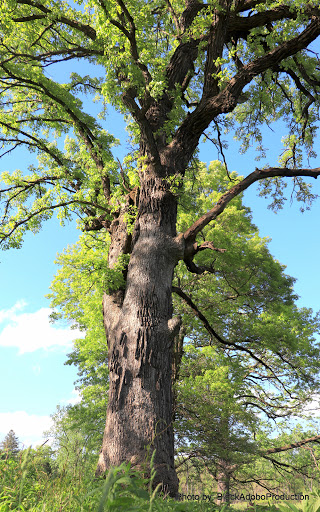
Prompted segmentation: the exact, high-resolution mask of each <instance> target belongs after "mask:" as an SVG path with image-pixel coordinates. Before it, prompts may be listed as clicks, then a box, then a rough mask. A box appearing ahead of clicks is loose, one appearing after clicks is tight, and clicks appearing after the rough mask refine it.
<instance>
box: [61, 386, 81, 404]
mask: <svg viewBox="0 0 320 512" xmlns="http://www.w3.org/2000/svg"><path fill="white" fill-rule="evenodd" d="M79 402H81V394H80V392H79V391H78V390H77V389H73V390H72V392H71V396H70V397H69V398H65V399H63V400H60V404H61V405H75V404H78V403H79Z"/></svg>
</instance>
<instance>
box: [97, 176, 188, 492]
mask: <svg viewBox="0 0 320 512" xmlns="http://www.w3.org/2000/svg"><path fill="white" fill-rule="evenodd" d="M138 204H139V206H138V217H137V220H136V224H135V229H134V233H133V236H132V241H130V240H129V242H130V243H131V245H132V252H131V257H130V263H129V266H128V273H127V278H126V288H125V290H124V291H122V292H121V291H118V292H115V293H113V294H109V295H107V294H105V296H104V300H103V313H104V323H105V329H106V334H107V339H108V346H109V370H110V388H109V403H108V409H107V420H106V428H105V432H104V438H103V447H102V450H101V453H100V458H99V463H98V470H97V472H98V473H102V472H104V471H105V470H106V469H107V468H108V467H110V466H114V465H118V464H120V463H122V462H124V461H131V462H132V463H133V465H135V466H138V467H139V466H140V465H142V464H143V463H144V462H145V461H146V453H147V446H150V451H149V453H152V452H153V451H154V450H156V454H155V468H156V471H157V475H156V479H155V484H157V483H160V482H161V483H162V484H163V487H164V489H165V490H166V491H167V492H169V493H170V495H172V496H175V495H176V494H177V491H178V478H177V475H176V472H175V468H174V443H173V428H172V382H171V380H172V379H171V373H172V345H173V340H174V336H175V335H176V334H177V333H178V331H179V325H180V319H179V318H177V317H176V318H172V302H171V288H172V278H173V270H174V267H175V265H176V264H177V262H178V260H179V259H180V258H181V257H182V255H183V242H182V239H181V238H179V237H176V210H177V208H176V199H175V197H174V195H173V194H172V193H171V191H170V187H169V185H168V182H167V180H165V179H162V178H159V177H155V176H152V175H151V176H150V175H149V176H148V175H146V174H145V175H144V180H143V182H142V184H141V191H140V196H139V203H138ZM113 231H114V232H113V233H112V243H111V247H110V252H109V264H110V266H112V265H113V264H114V263H115V261H116V259H117V257H118V255H119V253H121V252H124V248H125V246H126V245H128V243H129V242H128V235H127V230H126V226H125V223H124V222H123V221H121V220H117V221H116V222H115V224H114V230H113Z"/></svg>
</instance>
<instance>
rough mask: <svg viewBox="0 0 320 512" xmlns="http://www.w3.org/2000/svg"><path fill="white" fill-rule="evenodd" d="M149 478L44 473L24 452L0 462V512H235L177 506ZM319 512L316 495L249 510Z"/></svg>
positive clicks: (124, 469) (122, 470) (125, 468)
mask: <svg viewBox="0 0 320 512" xmlns="http://www.w3.org/2000/svg"><path fill="white" fill-rule="evenodd" d="M150 466H151V477H150V478H149V479H146V478H144V477H143V476H142V475H141V473H138V472H136V471H134V470H133V469H131V467H130V464H122V465H121V466H119V467H116V468H112V469H110V470H109V471H108V473H107V475H106V479H102V478H101V479H96V478H94V477H93V475H92V472H91V471H90V472H89V471H82V472H81V471H80V470H79V472H78V474H71V473H70V472H67V471H64V470H62V471H61V470H60V471H52V472H51V473H49V474H48V472H47V471H45V470H44V465H43V463H42V462H41V458H39V456H37V453H32V451H30V449H29V450H27V451H26V452H25V453H24V454H23V456H22V457H20V458H11V457H5V458H3V459H0V512H11V511H17V512H18V511H19V512H109V511H110V512H111V511H114V512H122V511H123V512H134V511H145V512H156V511H161V512H162V511H163V512H171V511H177V512H178V511H180V512H189V511H190V512H191V511H194V512H209V511H210V512H211V511H219V512H231V511H233V512H235V509H232V507H228V506H226V505H224V506H223V507H218V506H217V505H215V504H213V503H210V504H208V503H205V502H196V501H192V502H177V501H174V500H172V499H170V498H168V497H165V496H162V495H161V493H159V486H158V488H156V489H155V490H153V485H152V484H153V480H154V478H155V470H154V468H153V460H151V464H150ZM267 509H268V511H270V512H271V511H272V510H278V511H279V512H320V493H319V494H318V495H317V494H315V495H314V497H313V499H312V500H310V501H309V502H307V503H305V504H299V505H292V504H289V503H281V504H279V505H277V507H274V506H271V505H269V506H267V507H262V506H256V507H252V508H251V511H252V512H253V511H257V512H265V511H266V510H267Z"/></svg>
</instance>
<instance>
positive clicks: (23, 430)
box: [0, 411, 52, 448]
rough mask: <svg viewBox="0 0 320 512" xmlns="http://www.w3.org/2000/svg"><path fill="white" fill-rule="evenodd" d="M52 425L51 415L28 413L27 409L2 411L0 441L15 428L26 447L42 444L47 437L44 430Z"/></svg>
mask: <svg viewBox="0 0 320 512" xmlns="http://www.w3.org/2000/svg"><path fill="white" fill-rule="evenodd" d="M51 425H52V419H51V418H50V416H40V415H37V414H28V413H27V412H26V411H16V412H1V413H0V441H2V440H3V438H4V437H5V436H6V435H7V433H8V432H9V430H13V431H14V432H15V434H16V436H17V437H18V438H19V441H20V443H21V445H20V447H21V448H22V445H24V447H27V446H30V445H32V446H33V447H35V446H36V445H40V444H42V443H43V442H44V441H45V439H44V438H43V432H44V431H45V430H48V429H49V428H50V427H51Z"/></svg>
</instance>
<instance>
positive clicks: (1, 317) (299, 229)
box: [0, 107, 320, 445]
mask: <svg viewBox="0 0 320 512" xmlns="http://www.w3.org/2000/svg"><path fill="white" fill-rule="evenodd" d="M94 108H95V107H94ZM91 113H92V109H91ZM110 127H112V128H110ZM106 128H107V129H109V131H110V132H111V133H113V134H114V135H116V136H117V137H119V138H120V139H121V141H122V142H123V146H122V147H120V148H117V149H116V156H119V158H121V157H123V155H124V154H125V150H126V148H127V143H126V133H125V131H124V128H125V126H124V122H123V120H122V118H121V117H119V116H118V115H117V114H115V113H114V112H113V111H112V110H110V115H109V117H108V119H107V122H106ZM282 135H283V134H282V133H281V130H280V129H278V130H277V131H276V132H275V133H272V132H269V131H268V132H266V138H267V144H266V145H267V146H268V147H270V148H272V149H271V150H269V152H268V155H267V161H268V162H269V163H270V164H271V165H276V155H277V154H278V152H277V149H278V148H279V147H280V146H279V141H280V139H281V136H282ZM227 156H228V162H229V169H230V170H236V171H237V172H238V173H239V174H243V175H246V174H248V173H249V172H252V171H253V170H254V168H255V167H256V165H258V164H257V162H255V161H254V154H253V152H252V151H249V152H248V153H247V154H246V155H239V153H238V145H237V143H235V142H233V143H232V144H231V145H230V146H229V150H228V152H227ZM217 157H218V155H217V151H216V149H215V148H214V147H213V146H212V145H211V143H206V144H204V145H202V146H201V152H200V158H201V159H202V160H203V161H205V162H207V163H209V162H210V161H211V160H216V159H217ZM31 161H32V160H31V158H29V157H28V156H26V154H25V153H23V154H21V155H20V158H18V159H17V157H16V156H15V155H14V154H12V155H10V156H8V157H6V158H4V159H3V160H0V172H2V171H4V170H10V169H14V168H20V169H21V170H24V169H26V167H27V165H28V163H31ZM259 165H262V164H261V163H260V164H259ZM313 166H315V167H316V166H320V159H319V158H317V159H316V160H315V161H314V162H313ZM318 181H319V182H320V180H318ZM314 193H318V194H319V195H320V185H319V183H318V182H316V181H314ZM244 203H245V204H246V206H249V207H251V209H252V212H253V220H254V223H255V224H256V225H257V226H258V227H259V229H260V234H261V235H262V236H269V237H271V238H272V241H271V243H270V250H271V253H272V254H273V255H274V256H275V257H276V259H278V260H279V261H280V262H281V263H282V264H285V265H287V273H288V274H290V275H292V276H294V277H296V278H297V279H298V281H297V283H296V291H297V293H298V294H299V295H300V300H299V305H300V306H307V307H312V308H313V309H314V310H318V309H320V303H319V302H320V301H319V298H318V297H319V292H318V289H319V286H320V276H319V272H318V261H319V257H318V254H319V251H320V237H319V234H320V233H319V231H320V228H319V218H320V200H319V201H318V202H316V203H315V204H314V205H313V207H312V210H311V211H306V212H305V213H303V214H302V213H300V211H299V205H298V204H296V203H293V205H292V206H290V202H289V201H288V202H287V204H286V206H285V208H284V209H283V210H281V211H280V212H279V213H278V214H274V213H273V212H271V211H270V210H268V208H267V205H268V202H267V201H266V200H265V199H263V198H258V197H257V194H256V187H252V188H251V189H250V190H248V191H246V192H245V195H244ZM78 236H79V231H77V230H76V228H75V222H74V223H70V224H68V225H66V227H64V228H62V227H61V226H60V225H59V222H58V221H57V220H56V219H52V220H50V221H48V222H47V223H46V224H45V225H44V227H43V229H42V231H41V232H40V233H39V234H37V235H33V234H30V233H29V234H28V235H27V236H26V237H25V242H24V244H23V246H22V248H21V249H20V250H10V251H5V252H1V253H0V262H1V263H0V389H1V400H0V441H1V439H2V438H3V437H4V436H5V434H6V433H7V432H8V431H9V430H10V429H11V428H12V429H13V430H14V431H15V432H16V435H17V436H18V437H19V439H20V441H21V442H22V443H24V444H25V445H29V444H33V445H35V444H36V443H38V442H42V432H43V430H45V429H47V428H48V427H49V426H50V414H52V413H54V411H55V408H56V406H57V404H60V405H66V404H67V403H74V402H75V401H76V400H77V399H78V396H77V392H76V391H75V389H74V381H75V379H76V377H77V375H76V369H75V368H73V367H70V366H65V365H64V362H65V360H66V354H67V353H68V352H70V350H71V348H72V340H73V339H75V338H76V337H78V336H81V333H79V332H77V331H72V330H71V329H70V326H68V325H66V324H64V325H59V326H58V325H52V324H50V323H49V320H48V315H49V314H50V309H49V301H48V300H47V299H46V298H45V295H46V294H47V293H48V292H49V286H50V283H51V281H52V279H53V276H54V274H55V271H56V266H55V265H54V260H55V257H56V255H57V253H59V252H61V251H62V250H63V249H64V248H65V247H66V246H67V245H68V244H72V243H74V242H75V241H76V240H77V238H78Z"/></svg>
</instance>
